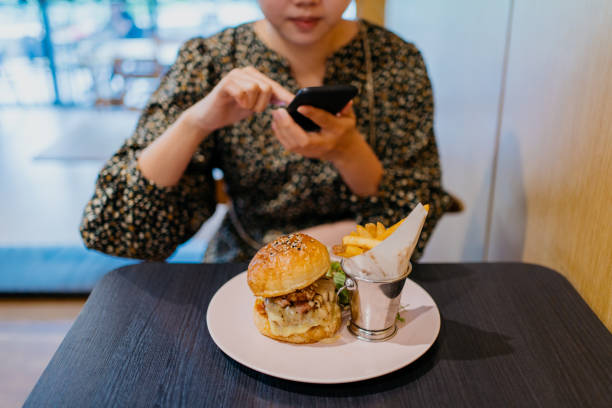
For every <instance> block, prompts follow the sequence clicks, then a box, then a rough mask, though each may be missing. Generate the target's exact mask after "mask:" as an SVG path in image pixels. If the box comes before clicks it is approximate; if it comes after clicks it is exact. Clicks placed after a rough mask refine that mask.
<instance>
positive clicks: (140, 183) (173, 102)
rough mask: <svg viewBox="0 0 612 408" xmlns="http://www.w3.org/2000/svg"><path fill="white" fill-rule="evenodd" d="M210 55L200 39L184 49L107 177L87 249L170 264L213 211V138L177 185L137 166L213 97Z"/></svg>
mask: <svg viewBox="0 0 612 408" xmlns="http://www.w3.org/2000/svg"><path fill="white" fill-rule="evenodd" d="M205 56H206V50H205V49H204V43H203V42H202V41H201V39H194V40H190V41H188V42H187V43H185V44H184V45H183V46H182V47H181V50H180V51H179V56H178V59H177V61H176V62H175V64H174V65H173V66H172V67H171V68H170V70H169V71H168V72H167V74H166V75H165V76H164V77H163V78H162V81H161V84H160V87H159V88H158V89H157V91H156V92H155V93H154V94H153V96H152V97H151V100H150V101H149V103H148V105H147V106H146V108H145V109H144V111H143V114H142V115H141V117H140V119H139V121H138V125H137V127H136V130H135V131H134V134H133V135H132V137H131V138H129V139H128V140H127V141H126V142H125V143H124V144H123V146H122V147H121V148H120V149H119V151H118V152H117V153H116V154H115V155H114V156H113V157H112V158H111V159H110V160H109V161H108V162H107V163H106V165H105V166H104V168H103V169H102V171H101V172H100V174H99V176H98V180H97V182H96V187H95V192H94V195H93V197H92V198H91V200H90V201H89V202H88V203H87V205H86V207H85V211H84V216H83V220H82V223H81V227H80V231H81V235H82V237H83V241H84V243H85V245H87V246H88V247H90V248H93V249H97V250H100V251H103V252H106V253H108V254H112V255H116V256H123V257H130V258H140V259H151V260H163V259H165V258H167V257H168V256H170V255H171V254H172V252H174V250H175V249H176V247H177V246H178V245H179V244H180V243H182V242H184V241H186V240H187V239H189V238H190V237H191V236H192V235H193V234H194V233H195V232H196V231H197V230H198V228H199V227H200V226H201V225H202V223H203V222H204V221H205V220H206V219H207V218H208V217H209V216H210V215H211V214H212V213H213V211H214V208H215V197H214V181H213V179H212V174H211V171H212V156H213V146H214V142H213V137H209V138H208V139H207V140H206V141H205V142H204V143H203V144H202V145H201V146H200V149H199V151H198V152H197V153H196V155H194V157H193V158H192V160H191V162H190V164H189V165H188V168H187V170H186V172H185V174H184V175H183V177H182V179H181V180H180V182H179V183H178V184H177V185H176V186H173V187H161V186H157V185H155V184H154V183H153V182H151V181H149V180H147V179H146V178H145V177H144V176H143V175H142V174H141V172H140V170H139V168H138V162H137V160H138V156H139V154H140V152H141V151H142V150H143V149H144V148H145V147H146V146H148V145H149V144H150V143H151V142H152V141H153V140H155V138H157V137H158V136H160V135H161V134H162V133H163V132H164V131H165V130H166V128H167V127H168V126H169V125H170V124H172V123H173V122H174V121H175V120H176V119H177V118H178V116H179V115H180V114H181V112H182V111H184V110H185V109H186V108H188V107H189V106H191V105H192V104H194V103H195V102H197V101H198V100H199V99H200V98H201V97H202V96H203V95H205V94H206V93H207V92H208V90H209V88H210V85H209V84H210V82H211V76H213V75H214V70H212V69H211V68H212V67H211V66H210V65H211V62H210V59H209V58H206V57H205Z"/></svg>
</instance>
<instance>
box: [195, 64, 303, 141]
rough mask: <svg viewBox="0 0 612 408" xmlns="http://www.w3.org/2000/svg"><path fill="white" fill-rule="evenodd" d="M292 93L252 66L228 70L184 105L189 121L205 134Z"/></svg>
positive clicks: (288, 98) (279, 102)
mask: <svg viewBox="0 0 612 408" xmlns="http://www.w3.org/2000/svg"><path fill="white" fill-rule="evenodd" d="M292 99H293V94H292V93H291V92H289V91H288V90H286V89H285V88H283V87H282V85H280V84H279V83H278V82H276V81H274V80H272V79H270V78H268V77H267V76H265V75H264V74H262V73H261V72H259V71H258V70H257V69H255V68H254V67H245V68H235V69H233V70H231V71H230V72H229V73H228V74H227V75H226V76H225V77H223V79H221V81H220V82H219V83H218V84H217V85H216V86H215V87H214V88H213V90H212V91H211V92H210V93H209V94H208V95H207V96H206V97H204V98H203V99H201V100H200V101H199V102H197V103H196V104H195V105H193V106H192V107H191V108H189V109H188V111H189V112H188V115H189V116H190V118H191V120H192V123H194V124H196V125H197V126H198V127H200V128H201V129H202V130H203V131H204V133H205V134H209V133H210V132H212V131H214V130H216V129H220V128H222V127H225V126H228V125H231V124H233V123H236V122H238V121H240V120H242V119H245V118H247V117H249V116H250V115H252V114H253V113H254V112H263V111H264V109H266V107H267V106H268V105H270V104H272V105H285V104H289V102H291V100H292Z"/></svg>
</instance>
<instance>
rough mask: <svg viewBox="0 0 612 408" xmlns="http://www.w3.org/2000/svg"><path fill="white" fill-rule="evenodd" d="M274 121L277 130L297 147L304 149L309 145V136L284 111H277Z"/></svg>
mask: <svg viewBox="0 0 612 408" xmlns="http://www.w3.org/2000/svg"><path fill="white" fill-rule="evenodd" d="M274 119H275V121H276V124H277V126H278V127H279V129H281V130H282V131H283V132H284V133H285V134H286V135H287V136H288V137H289V138H291V139H292V141H293V142H294V143H295V144H296V145H297V146H300V147H305V146H307V145H308V144H309V140H310V137H309V135H308V134H307V133H306V132H304V130H303V129H302V128H301V127H299V126H298V125H297V124H296V123H295V122H294V121H293V118H292V117H291V115H289V112H287V110H286V109H277V110H276V111H275V117H274Z"/></svg>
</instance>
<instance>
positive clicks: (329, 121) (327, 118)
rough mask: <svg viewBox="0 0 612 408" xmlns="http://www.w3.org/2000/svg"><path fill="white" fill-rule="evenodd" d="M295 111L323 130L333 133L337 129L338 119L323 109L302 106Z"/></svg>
mask: <svg viewBox="0 0 612 408" xmlns="http://www.w3.org/2000/svg"><path fill="white" fill-rule="evenodd" d="M297 110H298V112H300V113H301V114H302V115H304V116H306V117H307V118H308V119H310V120H312V121H313V122H314V123H316V124H317V125H319V126H320V127H321V128H323V129H328V130H332V131H334V130H336V129H338V127H339V126H338V125H339V123H338V118H337V117H336V116H335V115H332V114H331V113H329V112H327V111H325V110H323V109H319V108H315V107H314V106H308V105H303V106H300V107H299V108H298V109H297Z"/></svg>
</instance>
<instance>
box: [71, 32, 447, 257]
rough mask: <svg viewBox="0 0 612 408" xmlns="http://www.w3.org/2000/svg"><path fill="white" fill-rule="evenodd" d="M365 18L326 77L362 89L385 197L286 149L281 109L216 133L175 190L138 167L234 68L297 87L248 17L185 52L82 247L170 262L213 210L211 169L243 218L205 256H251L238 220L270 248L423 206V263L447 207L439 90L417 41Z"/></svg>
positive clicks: (94, 211)
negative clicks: (308, 232) (275, 123)
mask: <svg viewBox="0 0 612 408" xmlns="http://www.w3.org/2000/svg"><path fill="white" fill-rule="evenodd" d="M360 24H361V25H362V26H361V28H362V30H361V33H360V34H359V35H357V36H356V37H355V38H353V39H352V40H351V41H350V42H349V43H348V44H346V45H345V46H343V47H342V48H340V49H339V50H337V51H336V52H335V53H333V54H332V55H331V56H330V57H329V58H328V60H327V65H326V71H325V77H324V81H323V83H324V84H351V85H354V86H356V87H357V88H358V89H359V90H360V93H359V94H358V96H357V97H355V99H354V105H353V106H354V111H355V115H356V117H357V127H358V129H359V130H360V132H361V134H362V135H364V137H366V138H367V135H368V134H369V127H370V121H371V120H373V121H374V122H375V123H374V129H375V140H374V141H373V143H371V147H372V149H373V150H374V152H375V153H376V155H377V156H378V158H379V160H380V161H381V163H382V165H383V168H384V173H383V177H382V181H381V183H380V187H379V193H378V194H377V195H375V196H371V197H366V198H361V197H359V196H357V195H355V194H353V193H352V192H351V190H350V189H349V188H348V186H347V185H346V184H345V183H344V181H343V180H342V178H341V176H340V174H339V173H338V171H337V170H336V168H335V167H334V166H333V165H332V164H331V163H329V162H326V161H321V160H318V159H309V158H305V157H302V156H300V155H298V154H294V153H291V152H288V151H286V150H285V149H284V148H283V147H282V145H281V144H280V142H279V141H278V140H277V139H276V138H275V136H274V134H273V133H272V130H271V126H270V124H271V110H270V109H272V108H268V109H267V110H265V111H264V112H263V113H261V114H254V115H252V116H251V117H250V118H248V119H245V120H243V121H241V122H239V123H236V124H235V125H232V126H228V127H225V128H222V129H219V130H217V131H216V132H214V133H212V134H211V135H209V136H208V137H207V138H206V140H205V141H204V142H202V144H201V145H200V146H199V148H198V150H197V151H196V153H195V154H194V156H193V158H192V159H191V162H190V163H189V165H188V167H187V169H186V171H185V173H184V175H183V177H182V178H181V180H180V181H179V183H178V184H177V185H176V186H173V187H161V186H157V185H156V184H154V183H153V182H151V181H149V180H147V179H146V178H145V177H144V176H143V175H142V174H141V172H140V171H139V169H138V165H137V159H138V155H139V153H140V152H141V151H142V150H143V149H144V148H145V147H146V146H147V145H148V144H149V143H151V142H152V141H153V140H154V139H155V138H156V137H158V136H160V135H161V134H162V133H163V132H164V131H165V130H166V128H167V127H168V126H169V125H170V124H172V123H173V122H174V121H175V120H176V119H177V118H178V116H179V115H180V114H181V112H183V111H184V110H185V109H187V108H188V107H190V106H191V105H193V104H195V103H196V102H197V101H198V100H200V99H201V98H203V97H204V96H205V95H206V94H207V93H208V92H209V91H210V90H211V89H212V88H213V87H214V86H215V84H217V83H218V82H219V80H220V79H221V78H222V77H223V76H224V75H226V74H227V73H229V71H231V70H232V69H233V68H236V67H244V66H248V65H252V66H254V67H255V68H257V69H258V70H259V71H261V72H262V73H264V74H265V75H267V76H269V77H270V78H272V79H273V80H275V81H277V82H279V83H280V84H281V85H283V86H284V87H286V88H287V89H288V90H290V91H291V92H293V93H295V92H297V90H298V89H299V86H298V83H297V82H296V79H295V78H294V77H293V76H292V74H291V69H290V67H289V65H288V62H287V61H286V60H285V59H284V58H283V57H281V56H280V55H279V54H277V53H276V52H275V51H273V50H271V49H270V48H268V47H267V46H266V45H265V44H264V43H263V42H262V41H261V40H260V39H259V38H258V37H257V35H256V34H255V32H254V30H253V24H252V23H248V24H244V25H241V26H238V27H235V28H229V29H226V30H224V31H222V32H220V33H218V34H216V35H214V36H212V37H210V38H195V39H192V40H189V41H187V42H186V43H185V44H184V45H183V46H182V47H181V49H180V51H179V54H178V57H177V60H176V62H175V63H174V65H173V66H172V67H171V68H170V69H169V71H168V72H167V73H166V74H165V75H164V77H163V78H162V80H161V84H160V86H159V88H158V89H157V90H156V91H155V93H154V94H153V95H152V97H151V99H150V101H149V103H148V105H147V106H146V107H145V109H144V111H143V112H142V116H141V117H140V119H139V121H138V124H137V127H136V130H135V131H134V134H133V135H132V136H131V137H130V138H129V139H128V140H126V142H125V143H124V144H123V146H122V147H121V148H120V149H119V151H118V152H117V153H116V154H115V155H114V156H113V157H112V158H110V160H108V162H107V163H106V164H105V166H104V168H103V169H102V170H101V172H100V174H99V177H98V180H97V182H96V189H95V193H94V195H93V197H92V198H91V200H90V201H89V203H88V204H87V206H86V208H85V211H84V216H83V220H82V224H81V227H80V231H81V235H82V237H83V240H84V242H85V244H86V245H87V246H88V247H90V248H94V249H97V250H100V251H103V252H106V253H109V254H113V255H117V256H124V257H130V258H140V259H148V260H163V259H165V258H167V257H169V256H170V255H171V254H172V253H173V252H174V250H175V249H176V247H177V246H178V245H179V244H181V243H183V242H184V241H186V240H188V239H189V238H190V237H191V236H193V235H194V234H195V233H196V232H197V231H198V229H199V228H200V226H201V225H202V223H203V222H204V221H206V219H207V218H209V217H210V216H211V215H212V213H213V212H214V210H215V205H216V202H215V183H214V180H213V177H212V170H213V168H220V169H221V170H223V172H224V177H225V182H226V185H227V188H228V194H229V196H230V197H231V199H232V202H233V207H234V214H235V215H236V218H237V219H238V222H234V223H232V221H231V217H226V219H225V220H224V221H223V223H222V226H221V228H220V230H219V231H218V232H217V234H216V235H215V236H214V238H213V239H212V241H211V242H210V243H209V245H208V247H207V250H206V255H205V261H207V262H229V261H248V260H249V259H250V258H251V257H252V256H253V255H254V253H255V251H256V249H255V248H254V247H253V245H250V244H249V243H248V242H247V241H248V238H244V234H243V235H241V234H239V233H238V231H237V228H238V229H240V227H242V229H243V233H244V232H246V234H247V235H248V237H250V238H252V239H253V240H255V241H257V242H259V243H261V244H262V245H263V244H264V243H265V242H269V241H270V240H272V239H274V238H276V237H277V236H278V235H281V234H284V233H289V232H292V231H296V230H299V229H303V228H307V227H311V226H314V225H318V224H322V223H327V222H333V221H338V220H342V219H354V220H356V221H357V222H358V223H366V222H376V221H381V222H382V223H383V224H385V225H387V226H388V225H391V224H392V223H394V222H396V221H398V220H399V219H401V218H403V217H405V216H406V215H407V214H408V213H409V212H410V211H411V209H412V208H413V207H414V206H415V205H416V204H417V203H418V202H422V203H424V204H425V203H428V204H429V205H430V213H429V216H428V218H427V221H426V223H425V227H424V228H423V232H422V234H421V240H420V242H419V244H418V246H417V250H416V251H415V255H414V257H413V259H418V257H420V255H421V254H422V251H423V249H424V246H425V243H426V241H427V240H428V238H429V237H430V235H431V232H432V230H433V228H434V226H435V224H436V222H437V221H438V219H439V218H440V217H441V216H442V214H443V213H444V211H445V210H446V209H447V207H448V206H449V204H450V197H449V195H448V194H447V193H446V192H445V191H444V190H443V189H442V187H441V182H440V176H441V174H440V164H439V160H438V150H437V147H436V141H435V137H434V129H433V117H434V112H433V95H432V90H431V85H430V82H429V78H428V76H427V71H426V67H425V63H424V61H423V58H422V57H421V55H420V53H419V51H418V50H417V49H416V48H415V47H414V45H412V44H410V43H407V42H405V41H403V40H402V39H400V38H399V37H398V36H396V35H394V34H393V33H391V32H389V31H387V30H386V29H384V28H382V27H378V26H375V25H373V24H370V23H367V22H365V21H361V22H360ZM365 38H367V41H368V44H369V47H370V49H371V67H372V73H373V88H374V111H373V115H371V114H370V109H369V106H370V105H369V102H368V96H367V92H366V91H365V84H366V77H367V74H366V62H365V56H366V53H365V52H364V39H365ZM236 225H238V227H236Z"/></svg>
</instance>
